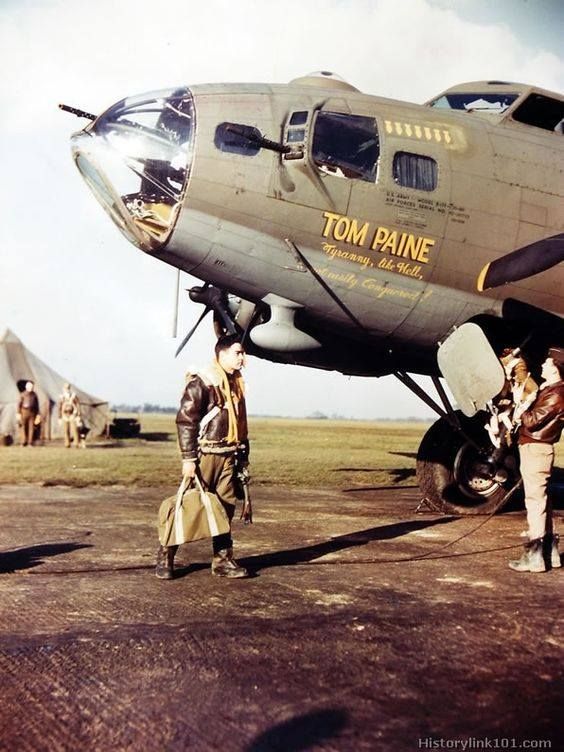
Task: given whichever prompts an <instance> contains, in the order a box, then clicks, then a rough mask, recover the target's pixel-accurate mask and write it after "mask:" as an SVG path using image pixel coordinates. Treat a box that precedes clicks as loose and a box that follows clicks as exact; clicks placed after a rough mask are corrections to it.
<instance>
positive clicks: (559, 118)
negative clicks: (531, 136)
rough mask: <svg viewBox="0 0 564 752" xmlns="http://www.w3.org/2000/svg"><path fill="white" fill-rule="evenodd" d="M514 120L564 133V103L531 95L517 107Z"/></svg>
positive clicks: (541, 95) (559, 100)
mask: <svg viewBox="0 0 564 752" xmlns="http://www.w3.org/2000/svg"><path fill="white" fill-rule="evenodd" d="M512 117H513V120H517V121H518V122H519V123H526V124H527V125H534V126H535V127H536V128H543V129H544V130H547V131H555V132H556V133H560V134H562V133H564V101H562V100H561V99H552V97H546V96H544V95H543V94H531V95H530V96H529V97H527V99H525V101H524V102H523V103H522V104H520V105H519V107H517V109H516V110H515V112H514V113H513V115H512Z"/></svg>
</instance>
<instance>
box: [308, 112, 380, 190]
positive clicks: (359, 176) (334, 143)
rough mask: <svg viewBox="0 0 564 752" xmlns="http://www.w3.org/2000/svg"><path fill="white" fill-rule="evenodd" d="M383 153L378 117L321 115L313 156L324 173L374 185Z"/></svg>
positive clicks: (314, 135) (315, 125)
mask: <svg viewBox="0 0 564 752" xmlns="http://www.w3.org/2000/svg"><path fill="white" fill-rule="evenodd" d="M379 153H380V147H379V141H378V130H377V128H376V121H375V120H374V118H370V117H363V116H361V115H346V114H343V113H339V112H318V113H317V117H316V119H315V124H314V129H313V141H312V150H311V154H312V159H313V161H314V163H315V164H316V165H317V167H318V168H319V169H320V170H321V171H322V172H325V173H328V174H330V175H335V176H337V177H342V178H350V179H355V180H367V181H369V182H371V183H373V182H375V180H376V167H377V164H378V156H379Z"/></svg>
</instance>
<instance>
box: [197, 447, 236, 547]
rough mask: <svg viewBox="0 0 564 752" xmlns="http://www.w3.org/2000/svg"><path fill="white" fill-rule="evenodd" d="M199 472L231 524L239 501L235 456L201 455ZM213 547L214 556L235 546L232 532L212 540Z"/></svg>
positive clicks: (205, 486) (205, 485) (206, 487)
mask: <svg viewBox="0 0 564 752" xmlns="http://www.w3.org/2000/svg"><path fill="white" fill-rule="evenodd" d="M199 470H200V476H201V478H202V483H203V485H204V488H205V489H206V490H207V491H210V493H214V494H216V496H217V498H218V499H219V500H220V502H221V504H222V506H223V508H224V509H225V511H226V513H227V518H228V519H229V523H231V520H232V519H233V515H234V514H235V505H236V504H237V501H238V499H239V497H238V495H237V479H236V477H235V472H236V467H235V455H234V454H200V461H199ZM212 545H213V552H214V554H216V553H218V552H219V551H223V550H225V549H226V548H231V547H232V546H233V539H232V537H231V531H230V532H229V533H224V534H223V535H217V536H215V537H214V538H212Z"/></svg>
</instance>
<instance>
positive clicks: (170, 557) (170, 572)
mask: <svg viewBox="0 0 564 752" xmlns="http://www.w3.org/2000/svg"><path fill="white" fill-rule="evenodd" d="M177 551H178V546H159V550H158V551H157V566H156V568H155V576H156V577H158V578H159V580H172V578H173V577H174V557H175V554H176V552H177Z"/></svg>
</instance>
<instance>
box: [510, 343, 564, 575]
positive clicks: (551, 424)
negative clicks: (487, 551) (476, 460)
mask: <svg viewBox="0 0 564 752" xmlns="http://www.w3.org/2000/svg"><path fill="white" fill-rule="evenodd" d="M563 368H564V348H562V347H552V348H550V350H549V351H548V356H547V358H546V360H545V361H544V363H543V364H542V371H541V375H542V378H543V379H544V381H543V383H542V384H541V385H540V387H539V393H538V396H537V398H536V400H535V401H534V403H533V404H532V405H531V407H530V408H529V409H528V410H526V411H525V412H524V413H523V415H522V416H521V428H520V429H519V455H520V457H521V477H522V478H523V485H524V488H525V507H526V509H527V523H528V538H529V540H528V541H527V543H526V544H525V552H524V553H523V556H522V557H521V558H520V559H518V560H517V561H510V562H509V566H510V567H511V569H514V570H515V571H517V572H545V571H546V569H547V565H548V567H549V568H553V569H554V568H556V567H560V566H561V561H560V553H559V551H558V540H559V538H558V535H556V533H555V531H554V527H553V519H552V505H551V503H550V499H549V498H548V494H547V486H548V481H549V478H550V473H551V470H552V465H553V463H554V444H556V443H558V441H559V440H560V436H561V434H562V427H563V423H564V381H562V369H563Z"/></svg>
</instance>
